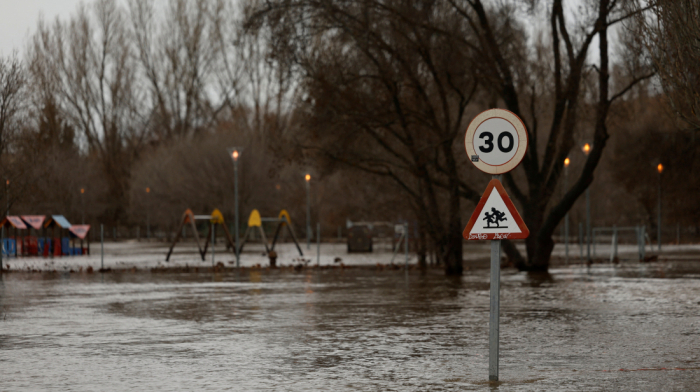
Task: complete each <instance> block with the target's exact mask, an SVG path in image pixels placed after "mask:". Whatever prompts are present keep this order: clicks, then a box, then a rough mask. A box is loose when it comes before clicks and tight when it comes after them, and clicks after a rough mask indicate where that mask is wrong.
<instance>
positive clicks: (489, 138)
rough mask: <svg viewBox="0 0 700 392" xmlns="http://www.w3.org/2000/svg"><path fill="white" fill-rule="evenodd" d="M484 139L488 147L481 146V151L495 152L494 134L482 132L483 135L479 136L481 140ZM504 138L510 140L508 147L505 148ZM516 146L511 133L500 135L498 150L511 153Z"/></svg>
mask: <svg viewBox="0 0 700 392" xmlns="http://www.w3.org/2000/svg"><path fill="white" fill-rule="evenodd" d="M484 138H485V139H486V140H484V142H485V143H486V146H480V147H479V150H480V151H481V152H486V153H488V152H491V151H493V134H492V133H491V132H482V133H481V135H479V139H484ZM503 138H507V139H508V147H504V146H503ZM514 144H515V143H514V140H513V135H511V134H510V132H501V134H500V135H498V149H499V150H501V151H502V152H510V151H511V150H512V149H513V145H514Z"/></svg>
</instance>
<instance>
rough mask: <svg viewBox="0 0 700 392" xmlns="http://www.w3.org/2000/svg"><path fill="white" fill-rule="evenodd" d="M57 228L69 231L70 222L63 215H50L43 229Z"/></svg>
mask: <svg viewBox="0 0 700 392" xmlns="http://www.w3.org/2000/svg"><path fill="white" fill-rule="evenodd" d="M51 226H58V227H60V228H62V229H70V226H71V224H70V222H68V220H67V219H66V218H65V217H64V216H63V215H51V217H50V218H49V219H47V220H46V222H45V223H44V227H51Z"/></svg>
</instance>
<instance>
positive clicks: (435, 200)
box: [251, 0, 478, 274]
mask: <svg viewBox="0 0 700 392" xmlns="http://www.w3.org/2000/svg"><path fill="white" fill-rule="evenodd" d="M271 4H272V5H271V6H270V8H267V9H262V10H259V13H258V14H254V15H253V16H252V18H251V24H255V23H258V22H259V20H258V19H257V17H258V16H264V17H266V18H269V19H268V25H269V26H271V27H270V28H271V29H272V31H273V33H274V35H273V38H272V40H271V41H272V43H273V44H275V45H277V46H276V47H275V48H274V50H275V52H276V53H279V54H280V56H279V57H280V58H281V59H282V60H281V62H282V63H285V62H286V63H287V64H289V65H291V66H294V67H298V69H299V70H300V75H301V77H302V78H303V81H302V82H301V83H302V86H303V88H304V92H305V94H306V97H305V100H304V101H302V102H301V103H300V104H301V105H300V110H301V112H303V113H308V114H309V115H308V116H307V121H306V122H305V123H304V125H303V127H305V128H307V129H310V132H309V133H308V134H306V136H304V138H303V140H301V142H302V144H303V145H304V146H305V147H306V148H307V149H308V150H310V151H312V152H313V153H314V154H316V155H317V156H319V157H321V158H323V159H326V160H330V161H335V162H341V163H343V164H344V165H349V166H352V167H354V168H356V169H360V170H363V171H365V172H367V173H370V174H374V175H378V176H383V177H386V178H387V179H389V180H391V181H393V182H395V183H396V184H397V185H398V186H399V187H400V188H401V189H403V191H404V192H405V195H406V196H408V198H409V200H410V203H411V205H412V206H413V210H414V213H415V214H416V215H417V216H418V217H419V218H420V220H421V221H422V222H424V224H423V225H422V228H423V229H424V230H426V231H427V233H428V234H429V235H430V237H431V238H432V240H433V241H434V242H435V244H436V248H437V249H438V253H439V257H440V259H441V260H442V261H443V262H444V265H445V268H446V272H447V273H448V274H461V273H462V238H461V229H462V227H461V218H460V215H461V211H460V207H461V204H460V199H461V197H462V196H466V197H467V198H469V199H474V198H478V195H476V194H475V193H474V192H473V191H472V190H471V189H470V188H466V187H461V186H460V179H459V172H460V171H461V170H460V169H459V168H458V167H457V161H458V159H457V158H456V155H455V154H459V151H460V148H459V146H460V145H461V143H460V142H459V140H458V139H459V136H460V134H461V132H462V128H463V123H462V122H463V117H464V112H465V110H466V108H467V105H468V104H469V103H470V102H471V100H472V98H473V97H474V95H475V92H476V87H477V82H476V80H477V75H476V74H474V73H472V72H470V70H472V69H475V67H474V66H473V64H472V63H473V61H472V59H473V57H472V56H471V48H470V47H469V46H468V45H464V38H463V37H464V36H469V35H470V34H471V32H470V29H469V26H468V25H467V24H466V23H465V22H464V21H463V20H462V19H461V18H460V17H459V16H458V15H456V14H455V13H454V12H452V10H451V7H450V6H449V5H446V4H445V3H443V2H418V3H416V2H394V3H389V4H387V3H385V2H380V1H373V0H366V1H359V2H354V3H345V2H335V1H305V0H302V1H294V2H279V3H271ZM438 28H442V29H445V32H444V33H443V34H434V33H433V32H434V31H435V30H436V29H438ZM284 56H287V57H286V58H285V57H284ZM328 164H330V162H325V163H323V162H322V163H321V166H327V165H328Z"/></svg>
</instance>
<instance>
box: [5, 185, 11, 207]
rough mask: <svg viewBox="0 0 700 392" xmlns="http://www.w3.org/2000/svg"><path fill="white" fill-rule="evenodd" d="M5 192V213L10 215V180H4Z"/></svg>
mask: <svg viewBox="0 0 700 392" xmlns="http://www.w3.org/2000/svg"><path fill="white" fill-rule="evenodd" d="M5 194H6V195H7V210H6V211H7V212H6V213H5V215H10V180H7V181H5Z"/></svg>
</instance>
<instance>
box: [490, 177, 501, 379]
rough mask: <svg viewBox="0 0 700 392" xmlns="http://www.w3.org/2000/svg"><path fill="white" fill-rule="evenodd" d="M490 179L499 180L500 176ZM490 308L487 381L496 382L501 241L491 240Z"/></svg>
mask: <svg viewBox="0 0 700 392" xmlns="http://www.w3.org/2000/svg"><path fill="white" fill-rule="evenodd" d="M491 178H493V179H496V180H500V179H501V176H499V175H495V176H492V177H491ZM490 297H491V306H490V309H489V381H498V348H499V347H498V341H499V340H498V336H499V331H500V328H499V322H500V320H499V315H500V305H501V240H491V294H490Z"/></svg>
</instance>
